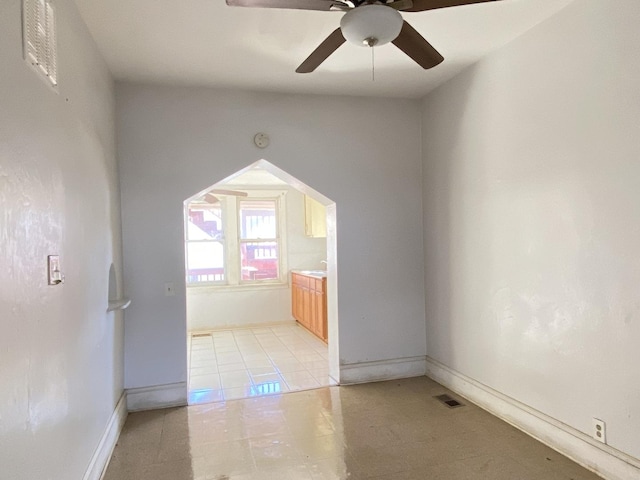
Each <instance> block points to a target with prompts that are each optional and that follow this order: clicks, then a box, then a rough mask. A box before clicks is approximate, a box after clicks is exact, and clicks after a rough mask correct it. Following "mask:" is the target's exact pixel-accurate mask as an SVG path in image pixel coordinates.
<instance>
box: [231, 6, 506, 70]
mask: <svg viewBox="0 0 640 480" xmlns="http://www.w3.org/2000/svg"><path fill="white" fill-rule="evenodd" d="M495 1H499V0H226V2H227V5H230V6H232V7H259V8H289V9H297V10H324V11H336V10H337V11H345V12H347V13H346V14H345V15H344V16H343V17H342V19H341V21H340V28H337V29H336V30H334V31H333V32H332V33H331V34H330V35H329V36H328V37H327V38H326V39H325V40H324V41H323V42H322V43H321V44H320V45H319V46H318V47H317V48H316V49H315V50H314V51H313V52H312V53H311V55H309V57H307V59H306V60H305V61H304V62H302V64H301V65H300V66H299V67H298V68H297V69H296V72H297V73H310V72H313V71H314V70H315V69H316V68H317V67H318V66H319V65H320V64H321V63H322V62H324V61H325V60H326V59H327V58H328V57H329V55H331V54H332V53H333V52H335V51H336V50H337V49H338V47H340V46H341V45H342V44H343V43H344V42H345V41H347V40H349V42H351V43H354V44H356V45H361V46H368V47H374V46H379V45H384V44H385V43H389V42H393V44H394V45H395V46H396V47H398V48H399V49H400V50H402V51H403V52H404V53H406V54H407V55H408V56H409V57H411V58H412V59H413V60H414V61H415V62H416V63H417V64H418V65H420V66H421V67H422V68H424V69H428V68H433V67H435V66H436V65H438V64H440V63H441V62H442V61H443V60H444V57H443V56H442V55H440V53H438V51H437V50H436V49H435V48H433V46H431V44H430V43H429V42H427V41H426V40H425V39H424V38H423V37H422V35H420V34H419V33H418V32H417V31H416V30H415V29H414V28H413V27H412V26H411V25H409V24H408V23H407V22H406V21H405V20H404V19H403V18H402V16H401V15H400V13H399V11H402V12H423V11H426V10H435V9H438V8H447V7H456V6H461V5H471V4H473V3H484V2H495Z"/></svg>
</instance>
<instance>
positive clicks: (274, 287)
mask: <svg viewBox="0 0 640 480" xmlns="http://www.w3.org/2000/svg"><path fill="white" fill-rule="evenodd" d="M184 208H185V210H184V211H185V275H186V289H187V292H186V298H187V339H188V349H187V351H188V362H187V363H188V368H189V375H188V384H189V387H188V388H189V395H188V398H189V404H197V403H208V402H215V401H225V400H231V399H236V398H247V397H251V396H263V395H274V394H280V393H286V392H288V391H298V390H305V389H310V388H319V387H322V386H327V385H335V384H337V383H338V382H339V368H338V358H339V356H338V328H337V322H338V318H337V317H338V315H337V285H336V282H337V255H336V248H337V243H336V205H335V202H333V201H331V200H330V199H329V198H327V197H326V196H324V195H323V194H321V193H320V192H317V191H316V190H314V189H313V188H311V187H310V186H308V185H306V184H304V183H303V182H300V181H299V180H298V179H296V178H294V177H292V176H291V175H289V174H288V173H287V172H285V171H283V170H281V169H279V168H278V167H276V166H275V165H273V164H271V163H269V162H268V161H266V160H259V161H257V162H255V163H253V164H251V165H249V166H248V167H246V168H244V169H242V170H240V171H238V172H236V173H234V174H233V175H231V176H229V177H227V178H225V179H222V180H219V181H217V182H215V183H213V184H212V185H211V186H210V187H208V188H207V189H205V190H203V191H200V192H197V193H195V194H194V195H193V196H191V197H190V198H188V199H187V200H185V202H184ZM294 317H295V318H294ZM323 322H324V323H323Z"/></svg>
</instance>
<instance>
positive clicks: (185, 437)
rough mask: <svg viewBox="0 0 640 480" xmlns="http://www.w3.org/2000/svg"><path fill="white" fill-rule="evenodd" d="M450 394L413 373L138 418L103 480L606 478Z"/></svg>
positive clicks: (150, 413) (126, 430)
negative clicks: (446, 400) (457, 403)
mask: <svg viewBox="0 0 640 480" xmlns="http://www.w3.org/2000/svg"><path fill="white" fill-rule="evenodd" d="M443 393H448V394H450V395H452V396H454V397H456V396H455V395H454V394H452V393H451V392H449V391H448V390H447V389H445V388H444V387H442V386H440V385H439V384H437V383H435V382H433V381H431V380H429V379H428V378H427V377H417V378H412V379H406V380H396V381H389V382H380V383H370V384H363V385H353V386H343V387H324V388H319V389H316V390H308V391H302V392H293V393H289V394H286V395H272V396H265V397H258V398H247V399H242V400H232V401H226V402H219V403H210V404H206V405H195V406H190V407H181V408H171V409H166V410H154V411H148V412H140V413H132V414H130V415H129V417H128V419H127V422H126V424H125V426H124V429H123V431H122V434H121V435H120V439H119V440H118V444H117V446H116V448H115V450H114V453H113V456H112V459H111V463H110V464H109V467H108V469H107V472H106V475H105V477H104V480H257V479H260V480H347V479H348V480H362V479H372V480H373V479H379V480H382V479H385V480H463V479H464V480H596V479H598V478H599V477H597V476H596V475H595V474H593V473H590V472H588V471H587V470H585V469H583V468H582V467H580V466H579V465H577V464H575V463H573V462H572V461H571V460H569V459H567V458H566V457H563V456H562V455H560V454H558V453H556V452H554V451H553V450H551V449H550V448H547V447H545V446H544V445H542V444H541V443H539V442H537V441H536V440H533V439H532V438H530V437H528V436H527V435H525V434H523V433H522V432H520V431H518V430H516V429H515V428H513V427H511V426H509V425H508V424H506V423H504V422H502V421H501V420H499V419H497V418H496V417H494V416H492V415H490V414H488V413H487V412H485V411H484V410H481V409H480V408H478V407H476V406H475V405H473V404H469V403H468V402H466V401H464V400H463V402H464V403H466V405H465V406H463V407H459V408H454V409H450V408H447V407H446V406H445V405H444V404H442V403H441V402H439V401H437V400H436V399H435V398H434V396H435V395H440V394H443ZM457 398H459V397H457Z"/></svg>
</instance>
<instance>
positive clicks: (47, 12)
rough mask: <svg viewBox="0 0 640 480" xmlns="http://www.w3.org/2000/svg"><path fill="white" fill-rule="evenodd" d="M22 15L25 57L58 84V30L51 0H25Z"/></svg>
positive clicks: (53, 83) (53, 82) (50, 81)
mask: <svg viewBox="0 0 640 480" xmlns="http://www.w3.org/2000/svg"><path fill="white" fill-rule="evenodd" d="M22 17H23V20H22V24H23V26H22V28H23V33H22V35H23V44H24V58H25V60H27V61H28V62H29V63H31V65H33V66H34V67H35V68H36V69H37V70H38V71H39V72H40V73H41V74H43V75H44V76H45V77H46V78H47V79H48V80H49V83H51V85H53V86H56V85H57V84H58V78H57V77H58V71H57V70H58V66H57V60H56V31H55V21H54V11H53V6H52V4H51V1H50V0H23V3H22Z"/></svg>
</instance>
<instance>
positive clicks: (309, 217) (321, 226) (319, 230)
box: [304, 195, 327, 238]
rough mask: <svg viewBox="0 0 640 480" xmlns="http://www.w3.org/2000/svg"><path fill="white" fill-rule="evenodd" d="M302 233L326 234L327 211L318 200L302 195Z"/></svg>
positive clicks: (310, 234) (308, 235)
mask: <svg viewBox="0 0 640 480" xmlns="http://www.w3.org/2000/svg"><path fill="white" fill-rule="evenodd" d="M304 233H305V235H306V236H307V237H315V238H324V237H326V236H327V211H326V209H325V207H324V205H322V204H321V203H320V202H317V201H315V200H314V199H313V198H311V197H308V196H306V195H305V196H304Z"/></svg>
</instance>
